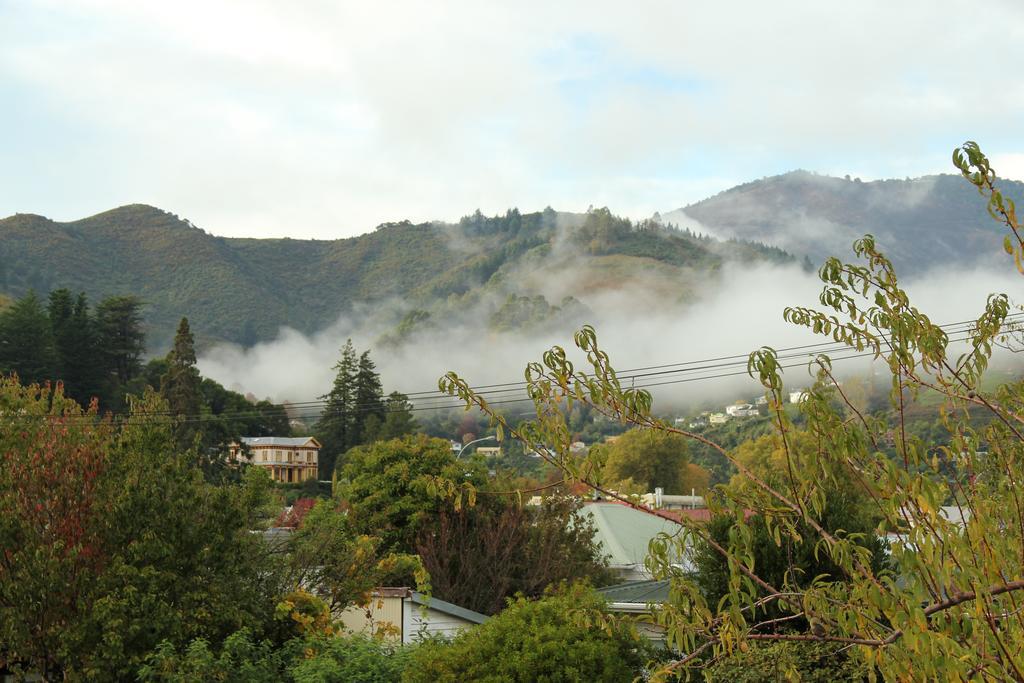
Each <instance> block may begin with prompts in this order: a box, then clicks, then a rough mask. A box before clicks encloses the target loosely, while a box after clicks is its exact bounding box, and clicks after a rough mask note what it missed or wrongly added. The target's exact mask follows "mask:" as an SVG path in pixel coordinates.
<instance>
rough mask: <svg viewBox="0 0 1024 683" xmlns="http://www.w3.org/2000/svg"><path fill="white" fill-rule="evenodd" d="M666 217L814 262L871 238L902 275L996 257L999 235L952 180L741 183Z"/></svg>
mask: <svg viewBox="0 0 1024 683" xmlns="http://www.w3.org/2000/svg"><path fill="white" fill-rule="evenodd" d="M999 184H1000V186H1001V188H1002V190H1003V193H1004V194H1005V195H1007V196H1008V197H1011V198H1013V199H1015V200H1020V199H1022V198H1024V183H1020V182H1014V181H1000V182H999ZM663 219H664V220H666V221H672V222H674V223H676V224H678V225H679V226H681V227H682V226H689V227H691V228H693V229H695V230H699V229H700V227H699V226H698V223H697V221H699V223H700V225H702V226H704V229H705V230H707V231H709V232H711V233H712V234H714V235H718V236H720V237H726V238H729V237H734V238H739V239H746V240H756V241H759V242H765V243H767V244H772V245H775V246H777V247H780V248H782V249H786V250H789V251H791V252H793V253H799V254H808V255H809V256H810V257H811V259H812V260H814V261H815V262H818V261H820V260H821V259H822V258H824V257H827V256H832V255H837V256H841V257H850V256H851V251H850V245H851V244H852V242H853V241H854V240H855V239H857V238H858V237H861V236H862V235H864V234H865V233H870V234H872V235H874V236H875V237H876V239H877V241H878V243H879V244H880V246H881V248H882V249H883V250H884V251H885V252H886V253H887V254H888V255H889V256H890V258H891V259H892V260H893V263H894V264H895V265H896V267H897V271H898V272H903V273H914V272H920V271H923V270H926V269H927V268H929V267H933V266H947V265H951V264H956V265H972V264H974V263H977V262H979V261H981V262H984V261H987V260H989V259H991V258H993V257H998V256H999V254H1000V252H1001V245H1002V240H1003V234H1004V231H1003V230H1000V228H999V226H998V225H997V224H996V223H995V222H993V221H992V220H991V218H990V217H989V216H988V214H987V212H986V208H985V200H984V198H982V197H981V196H979V195H978V192H977V190H976V189H975V188H974V186H972V185H970V184H969V183H967V182H966V181H965V180H964V179H963V178H961V177H960V176H952V175H937V176H926V177H923V178H916V179H913V180H911V179H909V178H908V179H906V180H877V181H872V182H862V181H860V179H856V178H854V179H850V178H849V176H847V177H846V178H834V177H830V176H823V175H818V174H814V173H808V172H806V171H794V172H792V173H786V174H784V175H779V176H773V177H770V178H765V179H762V180H757V181H754V182H750V183H746V184H743V185H739V186H737V187H734V188H732V189H729V190H726V191H724V192H721V193H719V194H717V195H715V196H714V197H711V198H709V199H705V200H703V201H700V202H697V203H696V204H691V205H689V206H686V207H684V208H682V209H678V210H676V211H672V212H670V213H668V214H665V215H664V217H663ZM694 219H695V220H694Z"/></svg>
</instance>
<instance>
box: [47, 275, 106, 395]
mask: <svg viewBox="0 0 1024 683" xmlns="http://www.w3.org/2000/svg"><path fill="white" fill-rule="evenodd" d="M47 311H48V312H49V316H50V327H51V328H52V329H53V341H54V346H55V349H56V353H57V376H58V377H59V378H60V379H62V380H63V381H64V394H65V395H66V396H69V397H71V398H73V399H75V401H77V402H78V403H79V404H81V405H82V406H87V405H88V404H89V401H90V400H91V399H92V398H93V397H94V396H99V395H100V393H101V390H102V387H101V386H100V375H99V373H98V371H97V366H98V364H99V357H98V356H99V354H98V350H97V348H96V335H95V331H94V323H93V321H92V320H91V319H90V317H89V302H88V300H87V299H86V297H85V293H84V292H82V293H80V294H79V295H78V296H77V297H72V295H71V292H70V291H69V290H67V289H55V290H53V291H52V292H50V302H49V304H48V306H47Z"/></svg>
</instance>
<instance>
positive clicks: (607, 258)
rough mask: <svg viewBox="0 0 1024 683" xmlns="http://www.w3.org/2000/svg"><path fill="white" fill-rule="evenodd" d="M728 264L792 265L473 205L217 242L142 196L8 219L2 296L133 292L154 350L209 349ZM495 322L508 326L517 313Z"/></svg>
mask: <svg viewBox="0 0 1024 683" xmlns="http://www.w3.org/2000/svg"><path fill="white" fill-rule="evenodd" d="M728 258H733V259H744V260H769V261H773V262H780V263H785V262H789V261H791V260H792V257H791V256H790V255H789V254H787V253H785V252H783V251H781V250H778V249H774V248H770V247H766V246H763V245H759V244H753V243H720V242H717V241H714V240H709V239H707V238H699V237H696V236H694V235H692V234H690V233H688V232H685V231H678V230H673V229H671V228H665V227H662V226H659V225H657V224H655V223H653V222H643V223H641V224H633V223H632V222H630V221H628V220H626V219H622V218H619V217H617V216H615V215H613V214H612V213H611V212H609V211H608V210H607V209H598V210H592V211H589V212H588V213H586V214H566V213H558V212H556V211H554V210H552V209H550V208H549V209H546V210H544V211H542V212H536V213H529V214H520V212H519V211H517V210H515V209H513V210H510V211H508V212H507V213H506V214H505V215H503V216H495V217H486V216H483V215H482V214H480V212H477V213H475V214H474V215H472V216H468V217H466V218H464V219H462V220H461V221H460V222H459V223H457V224H440V223H422V224H412V223H409V222H400V223H387V224H383V225H381V226H379V227H378V228H377V229H376V230H375V231H374V232H372V233H369V234H365V235H361V236H359V237H354V238H350V239H340V240H323V241H321V240H293V239H236V238H225V237H217V236H214V235H211V234H209V233H207V232H205V231H203V230H201V229H199V228H197V227H195V226H194V225H192V224H191V223H190V222H189V221H187V220H183V219H181V218H179V217H178V216H176V215H174V214H172V213H168V212H166V211H162V210H160V209H157V208H154V207H151V206H145V205H140V204H135V205H130V206H124V207H121V208H118V209H114V210H111V211H107V212H105V213H101V214H98V215H96V216H92V217H90V218H85V219H82V220H78V221H72V222H68V223H59V222H56V221H52V220H50V219H48V218H45V217H43V216H38V215H32V214H17V215H14V216H11V217H9V218H5V219H2V220H0V296H2V295H6V296H10V297H18V296H21V295H22V294H24V293H25V292H27V291H28V290H30V289H34V290H36V291H39V292H46V291H49V290H51V289H54V288H59V287H66V288H68V289H70V290H71V291H73V292H77V291H85V292H87V293H88V294H89V296H90V298H91V299H93V300H98V299H100V298H102V297H106V296H111V295H117V294H131V295H137V296H139V297H140V298H141V299H142V300H143V301H144V303H145V309H144V317H145V320H146V324H147V333H148V335H149V338H150V340H151V350H153V351H161V350H163V349H165V348H166V346H167V344H168V343H169V340H170V338H171V336H172V334H173V330H174V326H175V325H176V324H177V321H178V320H180V318H181V317H182V316H187V317H188V318H189V320H190V321H191V322H192V326H193V329H194V330H195V334H196V339H197V343H198V344H199V345H200V346H204V345H207V344H210V343H213V342H216V341H224V340H226V341H232V342H237V343H240V344H245V345H250V344H253V343H255V342H257V341H260V340H265V339H269V338H272V337H273V336H274V335H275V334H276V332H277V330H278V328H279V327H280V326H282V325H288V326H291V327H294V328H296V329H298V330H301V331H304V332H312V331H316V330H319V329H322V328H323V327H325V326H327V325H329V324H330V323H332V322H333V321H334V320H335V319H336V318H337V316H338V315H339V314H341V313H344V312H346V311H350V310H352V308H353V306H355V305H356V304H374V303H378V302H386V301H398V300H401V301H402V302H403V305H407V306H410V307H414V308H416V309H420V310H423V311H427V312H429V311H433V312H434V313H435V314H436V313H437V312H439V311H440V312H441V313H444V311H451V310H455V309H458V308H460V307H464V306H466V305H470V304H472V303H475V302H476V301H477V300H478V299H479V297H480V296H482V295H484V294H488V295H494V296H496V297H498V298H499V299H500V300H501V301H504V300H506V299H507V297H509V296H529V297H531V300H532V303H531V307H532V309H537V308H539V309H543V310H554V309H555V308H557V307H558V306H560V305H562V303H565V302H562V303H560V302H561V301H562V299H563V298H564V297H562V296H559V297H558V298H556V299H555V300H554V301H552V302H550V304H549V302H548V301H547V300H545V299H543V298H542V299H541V300H539V301H538V300H533V299H535V297H537V296H540V294H539V290H538V289H536V288H535V287H534V284H536V283H540V282H543V281H547V280H549V279H550V276H551V275H552V274H558V275H560V276H562V277H567V276H570V275H571V278H570V281H567V282H566V283H565V287H568V288H569V289H576V288H586V287H594V286H598V285H600V286H605V287H607V286H615V285H616V284H621V283H622V282H623V281H624V280H628V279H630V278H632V277H636V276H639V275H641V274H643V275H645V276H648V277H650V274H651V273H655V274H659V275H660V277H659V281H660V282H663V283H666V284H668V285H669V286H670V288H674V289H675V290H676V293H677V295H679V296H685V294H686V288H685V281H686V278H687V277H690V278H691V279H692V278H694V277H704V276H706V275H707V274H708V273H711V272H713V271H715V270H716V269H718V268H719V267H720V266H721V264H722V263H723V262H724V260H725V259H728ZM573 278H575V279H574V280H573ZM531 283H534V284H531ZM549 294H550V292H549ZM511 308H513V309H514V308H517V307H515V306H512V307H511ZM518 308H519V309H521V308H522V306H519V307H518ZM521 314H522V313H521V311H520V313H519V315H521ZM543 317H544V316H543V315H542V316H541V318H540V319H541V320H542V319H543ZM499 320H500V321H501V322H500V324H499V325H498V327H501V326H508V325H509V324H516V323H517V320H518V319H517V318H516V317H515V316H511V318H510V316H508V315H504V314H502V315H500V316H499ZM510 320H511V322H510ZM394 322H395V324H399V322H400V321H399V320H398V319H396V320H395V321H394Z"/></svg>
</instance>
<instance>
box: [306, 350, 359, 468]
mask: <svg viewBox="0 0 1024 683" xmlns="http://www.w3.org/2000/svg"><path fill="white" fill-rule="evenodd" d="M334 370H335V375H334V385H333V386H332V387H331V390H330V392H328V393H327V394H324V395H323V396H321V397H320V398H321V399H326V400H327V404H326V405H325V406H324V412H323V415H321V416H320V421H319V422H318V423H317V426H316V437H317V439H318V440H319V441H320V443H321V444H322V445H323V448H321V449H320V478H321V479H328V478H330V477H331V475H333V474H334V469H335V462H336V461H337V459H338V456H339V455H341V454H342V453H344V452H345V451H347V450H348V449H349V448H350V447H351V446H352V445H353V443H354V436H355V411H356V386H355V383H356V374H357V373H358V363H357V360H356V350H355V348H354V347H353V346H352V340H351V339H349V340H348V341H346V342H345V346H344V347H343V348H342V350H341V358H340V359H339V360H338V362H337V363H336V364H335V365H334Z"/></svg>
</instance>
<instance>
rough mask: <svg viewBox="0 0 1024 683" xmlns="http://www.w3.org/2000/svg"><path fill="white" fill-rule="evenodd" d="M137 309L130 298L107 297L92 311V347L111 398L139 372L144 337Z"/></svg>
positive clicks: (135, 301)
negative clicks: (95, 352) (94, 345)
mask: <svg viewBox="0 0 1024 683" xmlns="http://www.w3.org/2000/svg"><path fill="white" fill-rule="evenodd" d="M141 309H142V302H141V301H140V300H139V299H138V298H137V297H134V296H111V297H107V298H106V299H104V300H103V301H101V302H100V304H99V306H97V307H96V344H97V346H98V348H99V352H100V355H101V358H102V365H103V371H104V375H105V379H106V383H107V384H109V385H110V389H109V392H110V393H109V395H110V396H111V397H114V396H118V395H120V394H122V393H123V389H124V387H125V385H126V384H127V383H128V382H130V381H131V380H132V379H133V378H135V377H136V376H137V375H139V374H140V373H141V372H142V360H141V359H142V354H143V352H145V350H146V335H145V333H144V332H143V331H142V314H141V312H140V311H141ZM117 403H120V401H119V400H118V401H115V404H117ZM115 407H116V405H115Z"/></svg>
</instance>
